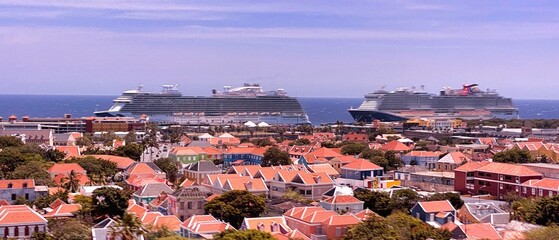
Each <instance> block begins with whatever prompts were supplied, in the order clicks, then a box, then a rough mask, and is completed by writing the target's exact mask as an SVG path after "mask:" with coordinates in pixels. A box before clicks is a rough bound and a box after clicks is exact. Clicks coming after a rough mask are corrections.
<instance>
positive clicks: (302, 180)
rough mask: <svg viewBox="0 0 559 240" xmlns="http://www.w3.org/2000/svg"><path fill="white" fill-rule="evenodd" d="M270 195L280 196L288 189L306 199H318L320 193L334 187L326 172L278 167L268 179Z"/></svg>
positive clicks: (320, 195)
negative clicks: (310, 171)
mask: <svg viewBox="0 0 559 240" xmlns="http://www.w3.org/2000/svg"><path fill="white" fill-rule="evenodd" d="M268 182H269V185H270V197H272V198H274V197H282V196H283V195H284V194H285V192H287V191H288V190H291V191H295V192H298V193H299V194H301V195H302V196H304V197H305V198H307V199H311V200H315V199H320V198H321V197H322V194H324V193H325V192H326V191H328V190H330V189H331V188H332V187H334V181H333V180H332V179H331V178H330V177H329V176H328V174H326V173H324V172H321V173H309V172H306V171H299V170H289V169H280V170H278V171H277V172H275V174H274V176H273V177H272V178H271V179H270V180H269V181H268Z"/></svg>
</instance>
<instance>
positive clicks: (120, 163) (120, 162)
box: [83, 155, 136, 171]
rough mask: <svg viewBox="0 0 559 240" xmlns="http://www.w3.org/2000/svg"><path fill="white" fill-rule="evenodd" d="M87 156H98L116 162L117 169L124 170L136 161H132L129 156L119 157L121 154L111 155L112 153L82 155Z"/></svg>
mask: <svg viewBox="0 0 559 240" xmlns="http://www.w3.org/2000/svg"><path fill="white" fill-rule="evenodd" d="M88 156H91V157H95V158H99V159H102V160H106V161H109V162H113V163H115V164H116V167H117V169H118V170H119V171H125V170H126V169H127V168H129V167H130V166H131V165H132V164H134V163H136V161H134V160H133V159H131V158H128V157H121V156H113V155H84V156H83V157H88Z"/></svg>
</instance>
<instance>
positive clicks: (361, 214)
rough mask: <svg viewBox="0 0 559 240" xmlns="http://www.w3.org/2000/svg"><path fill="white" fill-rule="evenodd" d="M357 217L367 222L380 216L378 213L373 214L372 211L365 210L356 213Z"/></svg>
mask: <svg viewBox="0 0 559 240" xmlns="http://www.w3.org/2000/svg"><path fill="white" fill-rule="evenodd" d="M355 216H356V217H357V218H359V219H361V220H365V219H368V218H370V217H372V216H379V215H378V214H377V213H376V212H373V211H371V210H370V209H368V208H365V210H363V211H361V212H358V213H356V214H355Z"/></svg>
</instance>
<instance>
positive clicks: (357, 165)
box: [341, 159, 383, 171]
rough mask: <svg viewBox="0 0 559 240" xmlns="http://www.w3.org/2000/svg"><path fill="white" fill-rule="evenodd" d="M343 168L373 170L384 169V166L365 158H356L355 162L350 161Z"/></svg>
mask: <svg viewBox="0 0 559 240" xmlns="http://www.w3.org/2000/svg"><path fill="white" fill-rule="evenodd" d="M341 168H342V169H351V170H359V171H372V170H382V169H383V168H382V167H381V166H379V165H376V164H374V163H372V162H371V161H369V160H365V159H355V160H354V161H353V162H350V163H348V164H346V165H343V166H342V167H341Z"/></svg>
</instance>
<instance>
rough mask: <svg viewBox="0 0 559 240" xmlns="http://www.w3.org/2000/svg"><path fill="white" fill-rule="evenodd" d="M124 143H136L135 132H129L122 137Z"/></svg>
mask: <svg viewBox="0 0 559 240" xmlns="http://www.w3.org/2000/svg"><path fill="white" fill-rule="evenodd" d="M124 142H125V143H126V144H130V143H136V131H134V130H130V131H128V133H127V134H126V135H124Z"/></svg>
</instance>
